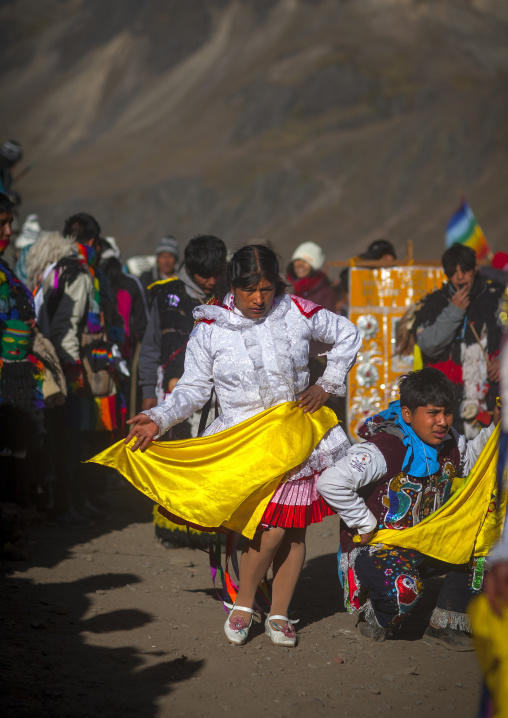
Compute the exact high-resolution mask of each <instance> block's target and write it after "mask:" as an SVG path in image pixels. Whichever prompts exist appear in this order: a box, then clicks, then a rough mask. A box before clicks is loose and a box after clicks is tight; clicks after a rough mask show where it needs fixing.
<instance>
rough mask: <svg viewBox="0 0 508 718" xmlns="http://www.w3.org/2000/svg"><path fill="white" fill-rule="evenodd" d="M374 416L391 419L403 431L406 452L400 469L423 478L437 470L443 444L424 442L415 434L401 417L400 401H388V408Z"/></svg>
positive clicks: (386, 419)
mask: <svg viewBox="0 0 508 718" xmlns="http://www.w3.org/2000/svg"><path fill="white" fill-rule="evenodd" d="M376 416H379V417H381V418H382V419H384V420H385V421H393V422H394V424H395V425H396V426H397V428H398V429H401V431H402V432H403V433H404V437H403V439H402V443H403V444H404V446H406V447H407V452H406V455H405V457H404V463H403V464H402V471H405V472H406V473H408V474H409V475H410V476H416V477H418V478H423V477H424V476H432V474H435V473H436V471H438V470H439V461H438V460H437V457H438V454H439V452H440V451H441V449H442V448H443V444H442V443H441V444H439V446H429V444H425V443H424V442H423V441H422V440H421V439H420V438H419V437H418V436H417V435H416V434H415V432H414V431H413V429H412V428H411V426H410V424H406V422H405V421H404V419H403V418H402V413H401V410H400V401H392V402H390V404H389V405H388V409H386V410H385V411H382V412H381V413H380V414H376Z"/></svg>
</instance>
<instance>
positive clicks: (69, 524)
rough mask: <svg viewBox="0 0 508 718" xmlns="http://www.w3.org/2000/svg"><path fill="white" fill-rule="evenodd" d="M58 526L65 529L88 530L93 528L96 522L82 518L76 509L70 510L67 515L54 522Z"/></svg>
mask: <svg viewBox="0 0 508 718" xmlns="http://www.w3.org/2000/svg"><path fill="white" fill-rule="evenodd" d="M54 523H55V525H56V526H63V527H65V528H87V527H88V526H93V525H94V522H93V521H91V520H90V519H87V518H85V517H84V516H81V514H78V512H77V511H75V510H74V509H69V511H67V512H66V513H65V514H60V516H59V517H58V518H57V519H55V521H54Z"/></svg>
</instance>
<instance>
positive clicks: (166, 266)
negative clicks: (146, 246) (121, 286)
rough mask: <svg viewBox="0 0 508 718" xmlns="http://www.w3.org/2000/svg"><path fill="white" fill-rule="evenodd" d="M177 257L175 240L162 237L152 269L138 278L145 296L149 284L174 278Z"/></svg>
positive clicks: (169, 237) (170, 237)
mask: <svg viewBox="0 0 508 718" xmlns="http://www.w3.org/2000/svg"><path fill="white" fill-rule="evenodd" d="M179 255H180V252H179V249H178V242H177V241H176V239H175V238H174V237H172V236H171V235H167V236H166V237H163V238H162V239H161V241H160V242H159V244H158V245H157V248H156V250H155V256H156V263H155V265H154V266H153V267H152V269H148V270H147V271H146V272H143V274H142V275H141V276H140V278H139V279H140V282H141V284H142V285H143V289H144V290H145V292H147V294H148V287H149V286H150V284H153V283H154V282H160V281H161V280H163V279H169V278H170V277H174V276H175V264H176V263H177V262H178V258H179Z"/></svg>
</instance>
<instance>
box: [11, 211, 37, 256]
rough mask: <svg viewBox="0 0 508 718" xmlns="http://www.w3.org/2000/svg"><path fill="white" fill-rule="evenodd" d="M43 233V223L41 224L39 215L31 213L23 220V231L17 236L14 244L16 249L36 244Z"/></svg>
mask: <svg viewBox="0 0 508 718" xmlns="http://www.w3.org/2000/svg"><path fill="white" fill-rule="evenodd" d="M40 233H41V225H40V224H39V217H38V216H37V215H36V214H29V215H28V217H27V218H26V219H25V221H24V222H23V226H22V227H21V231H20V233H19V234H18V236H17V237H16V241H15V242H14V246H15V248H16V249H23V247H29V246H30V245H32V244H34V243H35V242H36V241H37V240H38V239H39V235H40Z"/></svg>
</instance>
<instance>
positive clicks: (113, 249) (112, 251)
mask: <svg viewBox="0 0 508 718" xmlns="http://www.w3.org/2000/svg"><path fill="white" fill-rule="evenodd" d="M104 240H105V241H106V242H107V244H108V245H109V247H108V249H105V250H104V251H103V252H102V254H101V259H110V258H111V257H114V258H115V259H120V257H121V253H120V247H119V246H118V244H117V243H116V239H115V238H114V237H104Z"/></svg>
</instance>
